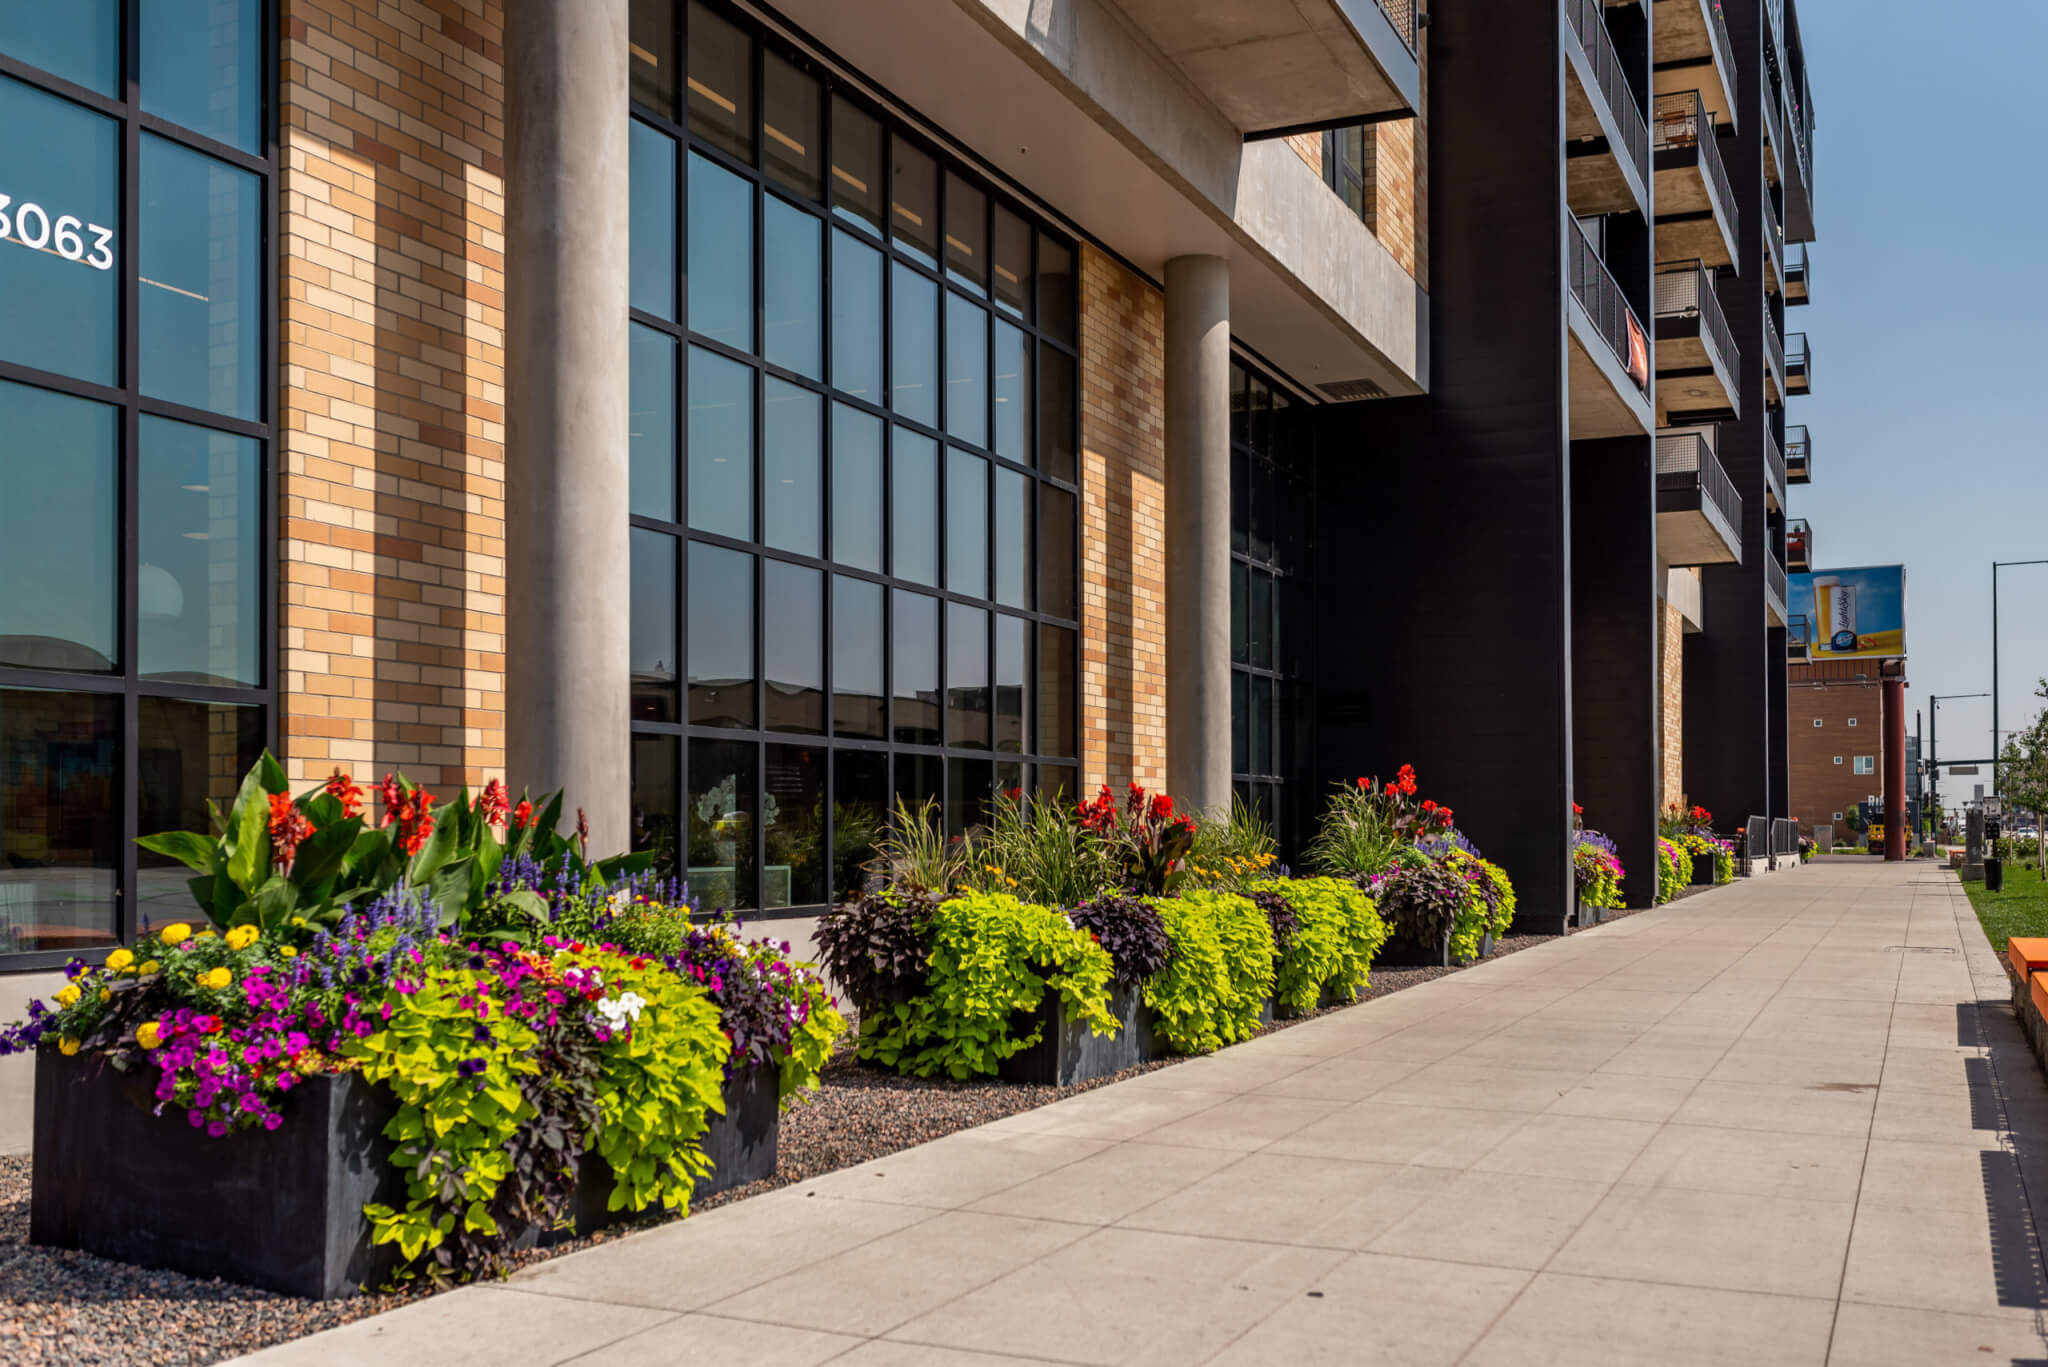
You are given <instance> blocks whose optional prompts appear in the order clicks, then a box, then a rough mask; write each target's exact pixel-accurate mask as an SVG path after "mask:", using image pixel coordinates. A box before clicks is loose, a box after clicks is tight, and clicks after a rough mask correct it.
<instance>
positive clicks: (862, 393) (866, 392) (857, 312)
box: [832, 232, 882, 404]
mask: <svg viewBox="0 0 2048 1367" xmlns="http://www.w3.org/2000/svg"><path fill="white" fill-rule="evenodd" d="M832 385H833V387H834V388H835V389H842V390H845V391H846V392H847V393H848V394H853V395H857V396H858V397H860V398H863V399H866V400H867V401H868V402H869V403H872V404H880V403H881V402H882V254H881V253H880V252H878V251H876V250H875V249H874V248H873V247H865V246H862V245H861V244H860V243H859V242H857V241H855V240H854V239H853V238H852V237H850V236H848V235H847V234H846V233H843V232H835V233H833V234H832Z"/></svg>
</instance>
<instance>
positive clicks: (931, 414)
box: [889, 262, 939, 427]
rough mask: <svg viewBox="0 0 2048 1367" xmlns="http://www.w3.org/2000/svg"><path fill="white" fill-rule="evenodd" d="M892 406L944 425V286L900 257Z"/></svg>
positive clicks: (894, 276)
mask: <svg viewBox="0 0 2048 1367" xmlns="http://www.w3.org/2000/svg"><path fill="white" fill-rule="evenodd" d="M889 280H890V293H891V296H892V298H891V306H892V312H891V315H890V319H889V357H890V363H891V366H892V369H891V371H890V398H889V406H890V407H892V408H894V409H895V410H896V411H897V412H898V413H900V414H902V415H903V416H904V417H906V418H909V419H910V420H911V421H912V422H921V423H923V424H924V425H925V426H927V427H937V426H938V425H939V287H938V286H937V285H936V284H934V283H933V282H932V281H931V280H929V279H927V278H926V277H924V276H922V275H919V274H918V273H917V272H916V271H914V270H912V269H910V267H908V266H905V265H903V264H901V263H900V262H899V263H897V264H896V265H894V266H891V267H890V276H889Z"/></svg>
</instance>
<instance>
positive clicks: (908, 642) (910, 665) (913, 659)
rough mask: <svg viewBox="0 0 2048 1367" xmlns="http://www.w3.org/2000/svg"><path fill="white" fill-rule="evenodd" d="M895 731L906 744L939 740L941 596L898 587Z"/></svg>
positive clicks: (894, 637) (895, 598) (895, 605)
mask: <svg viewBox="0 0 2048 1367" xmlns="http://www.w3.org/2000/svg"><path fill="white" fill-rule="evenodd" d="M890 597H891V598H892V599H893V603H892V611H893V613H894V615H895V619H896V620H895V625H894V630H893V631H892V632H891V633H890V637H891V640H892V642H893V649H892V651H891V654H892V656H893V665H894V669H893V673H894V675H895V680H896V682H895V686H894V690H893V691H894V694H895V728H894V729H895V735H896V739H897V741H898V742H900V743H902V744H904V745H937V744H938V743H939V600H938V599H936V598H927V597H925V596H924V595H923V594H921V593H906V592H904V591H903V590H902V589H897V590H895V591H894V592H893V593H892V594H891V595H890Z"/></svg>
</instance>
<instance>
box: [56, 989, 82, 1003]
mask: <svg viewBox="0 0 2048 1367" xmlns="http://www.w3.org/2000/svg"><path fill="white" fill-rule="evenodd" d="M77 1004H78V986H77V984H75V983H66V984H65V985H64V986H62V987H60V988H58V989H57V1005H59V1006H75V1005H77Z"/></svg>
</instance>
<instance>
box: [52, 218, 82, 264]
mask: <svg viewBox="0 0 2048 1367" xmlns="http://www.w3.org/2000/svg"><path fill="white" fill-rule="evenodd" d="M82 226H83V225H82V224H80V223H79V221H78V220H77V219H76V218H74V217H73V216H72V215H70V214H65V215H64V216H63V217H62V218H60V219H58V220H57V230H56V231H55V232H54V233H52V234H51V236H52V237H54V238H55V239H56V240H57V255H59V256H61V257H63V258H64V259H65V260H66V261H76V260H77V259H78V258H79V257H81V256H84V255H85V240H84V239H83V238H81V237H80V236H79V235H78V230H79V228H80V227H82Z"/></svg>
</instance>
